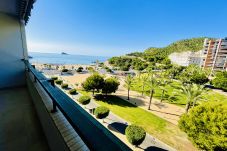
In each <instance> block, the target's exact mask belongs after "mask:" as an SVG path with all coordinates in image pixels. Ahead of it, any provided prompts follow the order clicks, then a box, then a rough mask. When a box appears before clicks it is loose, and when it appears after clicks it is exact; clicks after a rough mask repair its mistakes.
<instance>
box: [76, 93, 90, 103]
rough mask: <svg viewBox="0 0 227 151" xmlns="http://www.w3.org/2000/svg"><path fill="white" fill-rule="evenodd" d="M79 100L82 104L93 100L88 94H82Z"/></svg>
mask: <svg viewBox="0 0 227 151" xmlns="http://www.w3.org/2000/svg"><path fill="white" fill-rule="evenodd" d="M78 101H79V102H80V104H82V105H87V104H89V103H90V101H91V97H90V96H87V95H84V96H81V97H80V98H79V99H78Z"/></svg>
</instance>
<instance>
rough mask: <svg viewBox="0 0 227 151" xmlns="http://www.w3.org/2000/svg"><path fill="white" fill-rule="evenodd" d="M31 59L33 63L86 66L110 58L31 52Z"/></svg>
mask: <svg viewBox="0 0 227 151" xmlns="http://www.w3.org/2000/svg"><path fill="white" fill-rule="evenodd" d="M28 55H29V56H30V57H31V58H30V59H29V62H31V63H47V64H84V65H89V64H92V63H94V62H96V61H97V60H98V61H99V62H105V61H107V60H108V59H109V58H110V57H104V56H86V55H74V54H61V53H60V54H58V53H40V52H29V53H28Z"/></svg>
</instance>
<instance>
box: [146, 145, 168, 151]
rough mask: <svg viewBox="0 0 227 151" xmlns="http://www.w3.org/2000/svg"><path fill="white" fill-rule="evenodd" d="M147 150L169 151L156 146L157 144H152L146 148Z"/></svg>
mask: <svg viewBox="0 0 227 151" xmlns="http://www.w3.org/2000/svg"><path fill="white" fill-rule="evenodd" d="M144 150H145V151H167V150H165V149H162V148H159V147H155V146H150V147H148V148H146V149H144Z"/></svg>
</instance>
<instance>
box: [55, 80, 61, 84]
mask: <svg viewBox="0 0 227 151" xmlns="http://www.w3.org/2000/svg"><path fill="white" fill-rule="evenodd" d="M55 83H56V84H58V85H61V84H62V83H63V81H62V80H55Z"/></svg>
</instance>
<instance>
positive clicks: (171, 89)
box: [132, 80, 227, 107]
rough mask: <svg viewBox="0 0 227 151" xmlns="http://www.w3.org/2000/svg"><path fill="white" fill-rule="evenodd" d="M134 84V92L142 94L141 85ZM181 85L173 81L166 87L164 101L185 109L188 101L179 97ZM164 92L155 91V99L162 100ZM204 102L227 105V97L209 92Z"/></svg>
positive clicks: (204, 97)
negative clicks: (219, 102)
mask: <svg viewBox="0 0 227 151" xmlns="http://www.w3.org/2000/svg"><path fill="white" fill-rule="evenodd" d="M135 81H136V82H135V83H134V84H133V87H132V90H134V91H137V92H140V93H141V92H142V90H141V84H140V83H139V82H138V80H135ZM180 86H181V83H180V82H178V81H173V82H172V83H171V84H168V85H166V86H165V89H166V92H165V95H164V101H163V102H167V103H171V104H175V105H177V106H181V107H184V106H185V104H186V99H185V97H184V96H179V95H178V94H180V93H181V91H180V90H179V89H177V87H180ZM145 94H146V95H147V96H149V88H148V87H146V86H145ZM161 95H162V90H161V89H160V88H156V89H155V94H154V98H157V99H161ZM202 101H225V102H226V103H227V96H225V95H222V94H219V93H217V92H214V91H213V90H209V91H208V93H207V94H204V96H203V99H202Z"/></svg>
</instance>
